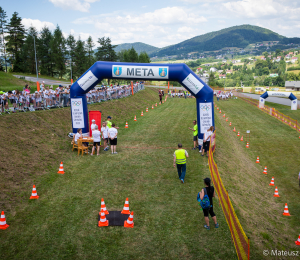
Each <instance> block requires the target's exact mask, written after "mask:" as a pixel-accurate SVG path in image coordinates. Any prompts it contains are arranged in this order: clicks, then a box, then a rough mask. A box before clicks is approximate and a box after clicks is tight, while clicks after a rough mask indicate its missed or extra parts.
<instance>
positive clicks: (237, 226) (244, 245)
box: [208, 131, 250, 260]
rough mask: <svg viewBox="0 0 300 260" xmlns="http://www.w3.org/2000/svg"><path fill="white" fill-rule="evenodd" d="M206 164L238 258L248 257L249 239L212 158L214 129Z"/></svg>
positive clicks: (243, 259) (214, 138) (244, 258)
mask: <svg viewBox="0 0 300 260" xmlns="http://www.w3.org/2000/svg"><path fill="white" fill-rule="evenodd" d="M211 140H214V141H213V142H212V141H211V142H210V148H209V156H208V164H209V170H210V174H211V178H212V181H213V184H214V187H215V189H216V192H217V194H218V197H219V202H220V204H221V207H222V210H223V213H224V216H225V219H226V222H227V225H228V227H229V230H230V233H231V238H232V241H233V243H234V247H235V250H236V254H237V257H238V259H242V260H246V259H248V260H249V259H250V239H249V238H248V237H247V236H246V234H245V232H244V230H243V228H242V226H241V223H240V221H239V219H238V217H237V215H236V213H235V211H234V208H233V206H232V203H231V200H230V198H229V195H228V192H227V190H226V189H225V186H224V184H223V182H222V179H221V176H220V174H219V170H218V166H217V164H216V162H215V160H214V157H213V154H214V151H215V143H216V142H215V140H216V131H215V132H214V133H213V135H212V136H211Z"/></svg>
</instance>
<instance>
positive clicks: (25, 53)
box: [21, 27, 38, 74]
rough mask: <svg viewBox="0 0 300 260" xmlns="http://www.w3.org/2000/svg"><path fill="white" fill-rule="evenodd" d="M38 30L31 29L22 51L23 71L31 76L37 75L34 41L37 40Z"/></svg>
mask: <svg viewBox="0 0 300 260" xmlns="http://www.w3.org/2000/svg"><path fill="white" fill-rule="evenodd" d="M37 34H38V32H37V30H36V29H35V28H34V27H30V28H29V29H28V32H27V37H26V39H25V41H24V44H23V46H22V51H21V59H22V71H24V72H29V73H31V74H35V73H36V63H35V50H34V39H33V37H35V39H37Z"/></svg>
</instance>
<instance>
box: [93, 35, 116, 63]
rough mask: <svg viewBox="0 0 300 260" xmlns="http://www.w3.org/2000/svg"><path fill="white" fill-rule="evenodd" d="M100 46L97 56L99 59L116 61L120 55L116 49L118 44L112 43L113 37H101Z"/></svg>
mask: <svg viewBox="0 0 300 260" xmlns="http://www.w3.org/2000/svg"><path fill="white" fill-rule="evenodd" d="M97 42H98V43H99V45H100V46H99V47H98V48H97V52H96V58H97V60H99V61H116V60H117V59H118V56H117V54H116V52H115V50H114V48H115V47H117V45H112V44H111V39H110V38H109V37H107V38H105V37H102V38H99V39H98V41H97Z"/></svg>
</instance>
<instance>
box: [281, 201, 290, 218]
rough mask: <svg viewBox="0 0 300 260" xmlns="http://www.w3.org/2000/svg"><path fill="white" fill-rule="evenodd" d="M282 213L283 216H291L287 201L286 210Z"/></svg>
mask: <svg viewBox="0 0 300 260" xmlns="http://www.w3.org/2000/svg"><path fill="white" fill-rule="evenodd" d="M282 215H283V216H290V212H289V208H288V205H287V203H285V206H284V211H283V213H282Z"/></svg>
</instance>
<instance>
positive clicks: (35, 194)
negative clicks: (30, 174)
mask: <svg viewBox="0 0 300 260" xmlns="http://www.w3.org/2000/svg"><path fill="white" fill-rule="evenodd" d="M38 198H39V196H38V195H37V193H36V188H35V185H33V188H32V193H31V196H30V199H31V200H32V199H38Z"/></svg>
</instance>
